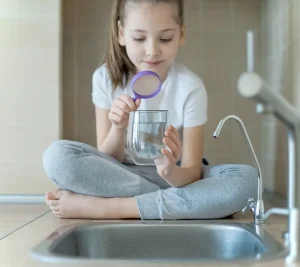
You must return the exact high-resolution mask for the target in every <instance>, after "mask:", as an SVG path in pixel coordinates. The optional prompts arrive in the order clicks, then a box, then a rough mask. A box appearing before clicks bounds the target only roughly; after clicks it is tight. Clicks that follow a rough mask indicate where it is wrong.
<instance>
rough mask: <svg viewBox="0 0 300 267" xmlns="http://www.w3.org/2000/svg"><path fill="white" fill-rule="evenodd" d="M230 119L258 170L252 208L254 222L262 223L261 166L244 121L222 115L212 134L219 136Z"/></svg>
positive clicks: (232, 116) (234, 116) (236, 117)
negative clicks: (237, 128)
mask: <svg viewBox="0 0 300 267" xmlns="http://www.w3.org/2000/svg"><path fill="white" fill-rule="evenodd" d="M230 119H233V120H235V121H236V122H237V124H238V125H239V128H240V130H241V131H242V133H243V136H244V139H245V141H246V143H247V146H248V149H249V151H250V153H251V155H252V158H253V161H254V163H255V165H256V168H257V171H258V186H257V202H256V205H255V210H254V217H255V219H254V221H255V223H256V224H262V223H263V221H264V203H263V199H262V192H263V183H262V173H261V168H260V165H259V163H258V160H257V157H256V154H255V152H254V149H253V146H252V143H251V141H250V138H249V135H248V133H247V130H246V128H245V126H244V123H243V122H242V120H241V119H240V118H239V117H238V116H236V115H228V116H226V117H224V118H223V119H222V120H221V121H220V122H219V124H218V126H217V128H216V130H215V132H214V134H213V136H214V137H215V138H217V137H219V135H220V133H221V130H222V127H223V125H224V124H225V122H226V121H227V120H230ZM251 202H253V201H251Z"/></svg>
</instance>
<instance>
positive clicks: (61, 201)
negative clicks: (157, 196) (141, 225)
mask: <svg viewBox="0 0 300 267" xmlns="http://www.w3.org/2000/svg"><path fill="white" fill-rule="evenodd" d="M46 204H47V205H48V206H49V208H50V209H51V210H52V212H53V213H54V214H55V215H57V216H58V217H59V218H82V219H122V218H140V215H139V212H138V207H137V204H136V201H135V199H134V198H132V197H128V198H101V197H94V196H88V195H81V194H76V193H73V192H69V191H64V190H56V191H55V192H47V194H46Z"/></svg>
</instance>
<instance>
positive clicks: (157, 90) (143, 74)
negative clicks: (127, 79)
mask: <svg viewBox="0 0 300 267" xmlns="http://www.w3.org/2000/svg"><path fill="white" fill-rule="evenodd" d="M146 75H151V76H154V77H156V78H157V80H158V87H156V88H154V89H153V93H151V94H141V93H137V92H136V91H135V90H134V84H135V82H136V81H137V80H138V79H140V78H141V77H143V76H146ZM161 87H162V83H161V80H160V78H159V76H158V74H157V73H155V72H154V71H150V70H145V71H141V72H139V73H137V74H136V75H135V76H134V77H133V78H132V81H131V88H132V91H133V95H134V96H133V98H132V100H133V101H135V100H137V99H138V98H140V99H141V98H144V99H147V98H152V97H154V96H156V95H157V94H158V93H159V92H160V90H161Z"/></svg>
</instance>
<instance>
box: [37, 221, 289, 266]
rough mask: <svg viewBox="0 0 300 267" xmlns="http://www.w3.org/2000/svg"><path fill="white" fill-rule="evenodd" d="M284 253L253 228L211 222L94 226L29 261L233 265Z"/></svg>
mask: <svg viewBox="0 0 300 267" xmlns="http://www.w3.org/2000/svg"><path fill="white" fill-rule="evenodd" d="M285 254H286V251H285V247H284V246H282V245H281V244H280V243H279V242H277V241H276V240H274V239H273V238H271V236H270V235H269V234H268V233H266V232H264V233H263V235H262V236H260V235H258V234H257V233H256V231H255V225H252V224H242V223H224V222H219V223H218V222H215V221H214V222H209V221H204V222H203V221H201V222H199V221H175V222H169V221H162V222H157V221H155V222H153V221H152V222H151V221H150V222H149V221H148V222H144V221H139V222H133V223H127V222H126V223H124V222H119V223H96V224H88V225H79V226H76V227H74V228H73V229H71V230H68V231H66V232H64V233H62V234H61V235H60V236H58V237H57V238H55V239H54V240H44V241H42V242H41V243H40V244H38V245H37V246H36V247H35V248H33V250H32V255H33V256H34V257H35V258H38V259H39V260H43V261H48V262H54V261H55V262H71V261H76V262H78V261H80V260H81V261H84V262H86V263H87V262H89V261H91V260H93V261H98V262H100V261H115V260H116V261H122V262H124V261H133V260H134V261H165V262H172V261H180V262H182V261H196V262H200V261H201V262H202V261H218V260H219V261H233V260H247V259H252V260H253V259H268V258H272V259H274V258H275V257H283V256H284V255H285Z"/></svg>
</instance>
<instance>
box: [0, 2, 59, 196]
mask: <svg viewBox="0 0 300 267" xmlns="http://www.w3.org/2000/svg"><path fill="white" fill-rule="evenodd" d="M0 33H1V34H0V73H1V75H0V194H24V193H30V194H36V193H42V194H43V193H44V192H45V190H46V189H47V188H51V187H52V185H51V183H50V182H48V179H46V176H45V174H44V171H43V168H42V161H41V159H42V153H43V151H44V150H45V149H46V147H47V146H48V145H49V144H50V143H51V142H52V141H53V140H55V139H58V138H59V137H60V130H61V127H60V119H59V117H60V114H59V112H60V110H61V109H60V107H59V89H60V74H59V73H60V1H58V0H48V1H40V0H26V1H23V0H9V1H4V0H0Z"/></svg>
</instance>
